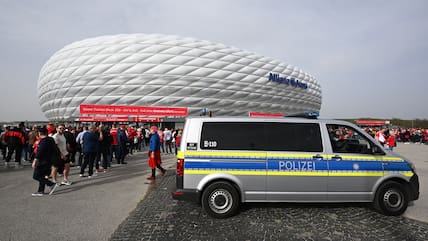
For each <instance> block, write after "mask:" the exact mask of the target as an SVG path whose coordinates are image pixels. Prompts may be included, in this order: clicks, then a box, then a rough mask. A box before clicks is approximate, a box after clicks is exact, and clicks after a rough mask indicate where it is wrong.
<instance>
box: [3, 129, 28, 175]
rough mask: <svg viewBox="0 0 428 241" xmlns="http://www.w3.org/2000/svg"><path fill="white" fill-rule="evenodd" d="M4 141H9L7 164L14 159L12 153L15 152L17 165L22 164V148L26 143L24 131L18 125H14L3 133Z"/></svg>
mask: <svg viewBox="0 0 428 241" xmlns="http://www.w3.org/2000/svg"><path fill="white" fill-rule="evenodd" d="M3 141H4V142H6V143H7V148H8V152H7V157H6V162H5V166H8V165H9V161H10V160H11V159H12V154H13V153H14V152H15V166H16V167H19V166H21V155H22V148H23V147H24V144H25V137H24V134H23V133H22V131H21V130H20V129H19V128H18V127H14V128H13V129H12V130H9V131H7V132H6V133H5V134H4V135H3Z"/></svg>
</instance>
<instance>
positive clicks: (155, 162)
mask: <svg viewBox="0 0 428 241" xmlns="http://www.w3.org/2000/svg"><path fill="white" fill-rule="evenodd" d="M150 132H151V133H152V137H151V138H150V145H149V167H150V168H151V169H152V175H151V176H149V177H147V180H154V179H155V178H156V168H158V169H160V170H161V172H162V176H165V173H166V170H165V169H164V168H163V167H162V166H161V164H162V160H161V155H160V145H161V143H160V138H159V135H158V133H157V132H158V128H157V127H156V126H152V127H150Z"/></svg>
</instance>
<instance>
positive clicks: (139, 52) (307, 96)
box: [37, 34, 321, 121]
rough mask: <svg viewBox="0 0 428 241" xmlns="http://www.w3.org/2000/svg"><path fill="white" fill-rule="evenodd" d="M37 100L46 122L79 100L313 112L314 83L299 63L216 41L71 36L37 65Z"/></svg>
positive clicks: (72, 113)
mask: <svg viewBox="0 0 428 241" xmlns="http://www.w3.org/2000/svg"><path fill="white" fill-rule="evenodd" d="M37 88H38V97H39V103H40V106H41V109H42V111H43V112H44V114H45V116H46V117H47V118H48V119H49V120H50V121H60V120H75V119H76V118H79V116H80V113H79V106H80V105H81V104H100V105H124V106H157V107H186V108H188V113H189V115H191V116H194V115H199V114H200V112H201V109H203V108H206V109H208V110H209V111H212V113H213V114H214V115H215V116H248V113H249V112H263V113H281V114H284V115H289V114H293V113H299V112H303V111H319V110H320V108H321V87H320V85H319V83H318V82H317V81H316V79H315V78H314V77H313V76H311V75H310V74H308V73H305V72H303V71H302V70H301V69H299V68H296V67H293V66H291V65H289V64H286V63H282V62H280V61H277V60H274V59H272V58H269V57H264V56H261V55H258V54H255V53H252V52H248V51H245V50H241V49H238V48H234V47H229V46H225V45H223V44H217V43H212V42H209V41H205V40H198V39H194V38H184V37H179V36H171V35H159V34H123V35H111V36H101V37H96V38H89V39H85V40H82V41H78V42H74V43H72V44H70V45H67V46H65V47H64V48H62V49H60V50H59V51H57V52H56V53H55V54H54V55H53V56H52V57H51V58H50V59H49V60H48V61H47V63H46V64H45V65H44V66H43V68H42V70H41V72H40V77H39V81H38V85H37Z"/></svg>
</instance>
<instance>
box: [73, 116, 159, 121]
mask: <svg viewBox="0 0 428 241" xmlns="http://www.w3.org/2000/svg"><path fill="white" fill-rule="evenodd" d="M79 121H81V122H95V121H96V122H129V121H132V122H163V119H162V118H158V117H131V118H129V117H127V116H81V117H79Z"/></svg>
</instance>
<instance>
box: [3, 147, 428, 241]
mask: <svg viewBox="0 0 428 241" xmlns="http://www.w3.org/2000/svg"><path fill="white" fill-rule="evenodd" d="M397 152H398V153H401V154H403V155H405V156H407V157H408V158H410V159H411V160H413V161H414V163H415V164H416V167H417V171H418V174H419V176H420V184H421V198H420V200H418V201H416V202H415V203H414V205H413V206H411V207H409V209H408V211H407V212H406V213H405V215H404V217H385V216H382V215H379V214H377V213H376V212H373V211H372V210H371V209H370V208H369V207H368V206H365V205H360V204H347V205H314V204H310V205H296V204H292V205H290V204H257V205H254V204H253V205H244V206H243V207H242V208H241V210H240V214H239V215H237V216H235V217H232V218H229V219H226V220H216V219H212V218H210V217H208V216H206V214H205V213H204V212H203V211H202V210H201V208H200V206H198V205H197V204H193V203H188V202H183V201H175V200H172V199H171V197H170V191H172V190H173V188H174V185H175V183H174V182H175V179H174V171H173V170H174V169H175V162H176V160H175V158H174V156H173V155H168V156H166V155H164V156H163V160H164V163H165V167H167V168H169V170H170V171H169V172H168V175H167V177H165V178H158V180H156V181H155V182H153V183H150V182H148V181H146V180H145V177H146V175H147V174H148V173H149V170H148V169H147V164H146V163H147V157H146V153H139V154H137V155H134V156H133V157H131V158H129V160H128V163H129V164H128V165H123V166H114V167H113V169H112V171H111V172H110V173H107V174H100V175H99V176H98V177H94V178H93V179H90V180H89V179H87V178H84V179H80V178H79V177H78V170H77V169H73V170H72V180H73V181H75V184H74V185H72V186H70V187H64V186H62V187H60V189H58V191H57V192H56V193H55V195H52V196H45V197H41V198H34V197H31V195H30V194H31V193H32V192H34V191H35V190H36V188H37V183H36V182H35V181H34V180H32V178H31V177H32V169H31V168H30V167H29V166H26V167H25V168H23V169H14V168H3V167H0V214H1V218H0V241H4V240H108V239H109V238H110V239H111V240H276V239H278V240H428V224H427V223H428V200H427V198H428V185H427V183H428V180H427V178H428V146H426V145H425V146H424V145H422V146H421V145H414V144H410V145H403V144H401V145H399V147H398V148H397ZM0 165H3V162H1V161H0ZM146 193H147V196H146ZM130 213H131V214H130ZM129 214H130V215H129ZM405 217H410V218H411V219H417V220H423V221H425V222H426V223H421V222H418V221H413V220H411V219H407V218H405ZM115 230H116V231H115Z"/></svg>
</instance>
